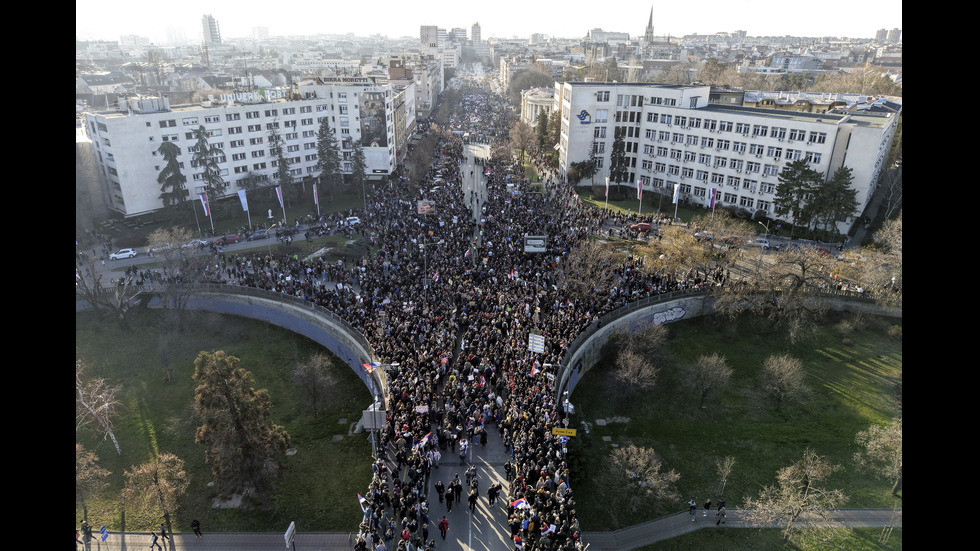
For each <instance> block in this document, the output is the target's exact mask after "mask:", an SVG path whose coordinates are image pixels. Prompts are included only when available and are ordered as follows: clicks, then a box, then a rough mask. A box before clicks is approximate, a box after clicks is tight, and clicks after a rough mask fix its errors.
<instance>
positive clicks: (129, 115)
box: [84, 77, 396, 216]
mask: <svg viewBox="0 0 980 551" xmlns="http://www.w3.org/2000/svg"><path fill="white" fill-rule="evenodd" d="M296 97H300V98H303V99H292V98H296ZM392 105H393V91H392V87H391V85H389V84H384V85H379V84H376V83H375V82H374V80H373V79H371V78H370V77H338V78H334V79H317V80H316V81H312V82H307V83H304V84H300V85H298V86H296V87H294V88H293V89H291V90H290V89H267V90H263V92H261V93H260V92H249V93H237V94H228V95H221V96H215V97H213V98H212V99H211V101H206V102H202V103H201V104H191V105H176V106H171V105H170V103H169V101H168V99H167V98H166V97H163V98H156V97H153V98H146V97H143V98H129V99H124V100H121V101H120V105H119V107H118V108H114V109H112V110H110V111H105V112H90V113H86V114H85V117H84V120H85V131H86V132H87V134H88V137H89V138H90V139H91V142H92V148H93V153H94V157H95V159H96V162H97V170H98V172H99V174H100V176H101V179H102V187H103V190H104V195H105V200H106V202H107V204H108V206H109V207H110V208H111V209H112V210H114V211H116V212H119V213H120V214H122V215H124V216H135V215H139V214H144V213H149V212H153V211H156V210H159V209H161V208H163V206H164V205H163V202H162V201H161V199H160V192H161V190H160V184H159V183H158V182H157V177H158V176H159V174H160V172H161V171H162V170H163V168H164V159H163V157H162V156H161V155H160V153H159V151H158V150H159V148H160V145H161V144H162V143H164V142H173V143H176V144H177V145H178V146H179V147H180V157H179V162H180V167H181V170H182V173H183V174H184V176H185V177H186V178H187V184H186V186H187V190H188V198H189V199H196V198H197V197H198V194H199V193H201V192H202V191H203V187H204V185H203V181H202V179H201V173H202V169H200V168H198V167H195V166H194V163H193V162H192V159H193V154H194V152H193V149H194V147H195V146H196V144H197V139H196V137H195V131H196V130H197V128H198V127H199V126H202V125H203V126H204V127H205V128H206V129H207V132H208V136H209V138H208V143H209V144H210V145H212V146H215V147H217V148H218V149H220V150H221V151H222V152H223V155H221V156H220V158H219V166H220V169H221V172H220V173H221V177H222V178H223V179H224V181H225V182H226V183H228V184H230V185H229V186H228V188H227V190H226V196H231V195H235V194H236V193H237V192H238V190H240V189H243V188H244V182H243V180H244V179H245V178H246V177H248V176H257V177H259V178H261V179H264V180H267V181H269V182H270V183H272V182H274V181H275V178H276V171H277V169H278V164H277V163H278V161H277V159H276V157H275V156H274V155H273V153H272V151H271V149H270V144H269V133H270V131H271V130H272V129H276V130H277V131H278V133H279V135H280V136H281V137H282V138H283V140H284V145H285V147H286V151H285V155H286V157H287V159H288V162H289V169H290V174H291V175H292V176H293V179H294V181H300V180H303V179H307V178H310V179H311V178H313V177H316V176H318V175H319V171H318V170H317V168H316V164H317V137H316V135H317V131H318V130H319V128H320V121H321V120H322V119H323V117H330V128H331V129H333V131H334V132H335V133H336V136H337V140H338V143H339V145H340V147H341V156H342V161H341V162H342V167H341V168H342V170H343V171H344V172H346V173H350V172H351V171H352V169H353V167H352V161H353V145H354V142H355V141H356V140H363V150H364V156H365V160H366V161H367V171H366V174H367V175H368V177H369V178H372V177H374V178H379V177H382V176H384V175H387V174H389V173H390V172H391V170H392V169H394V168H395V157H396V155H395V123H394V120H395V118H394V114H393V113H394V108H393V106H392ZM216 199H217V198H210V200H212V201H214V200H216Z"/></svg>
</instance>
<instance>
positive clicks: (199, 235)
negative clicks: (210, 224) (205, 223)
mask: <svg viewBox="0 0 980 551" xmlns="http://www.w3.org/2000/svg"><path fill="white" fill-rule="evenodd" d="M194 203H195V202H194V201H192V202H191V206H192V207H193V208H194V222H195V223H196V224H197V236H198V237H204V234H203V233H201V221H200V220H199V219H198V217H197V205H196V204H194Z"/></svg>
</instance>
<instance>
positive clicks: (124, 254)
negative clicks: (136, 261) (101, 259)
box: [109, 249, 136, 260]
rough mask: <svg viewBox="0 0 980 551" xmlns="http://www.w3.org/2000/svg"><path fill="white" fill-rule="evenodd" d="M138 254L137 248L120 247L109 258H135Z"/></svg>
mask: <svg viewBox="0 0 980 551" xmlns="http://www.w3.org/2000/svg"><path fill="white" fill-rule="evenodd" d="M134 256H136V249H119V250H118V251H116V252H114V253H112V254H110V255H109V260H121V259H123V258H133V257H134Z"/></svg>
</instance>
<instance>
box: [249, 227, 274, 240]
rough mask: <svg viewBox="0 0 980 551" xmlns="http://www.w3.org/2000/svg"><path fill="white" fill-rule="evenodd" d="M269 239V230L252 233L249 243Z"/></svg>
mask: <svg viewBox="0 0 980 551" xmlns="http://www.w3.org/2000/svg"><path fill="white" fill-rule="evenodd" d="M268 237H269V230H266V229H261V230H255V231H254V232H252V235H250V236H248V241H255V240H257V239H266V238H268Z"/></svg>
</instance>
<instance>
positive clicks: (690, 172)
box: [681, 167, 694, 178]
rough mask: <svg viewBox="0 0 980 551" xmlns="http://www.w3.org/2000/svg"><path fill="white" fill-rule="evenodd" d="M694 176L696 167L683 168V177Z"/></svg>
mask: <svg viewBox="0 0 980 551" xmlns="http://www.w3.org/2000/svg"><path fill="white" fill-rule="evenodd" d="M693 176H694V169H693V168H690V167H684V168H683V169H681V178H691V177H693Z"/></svg>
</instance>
